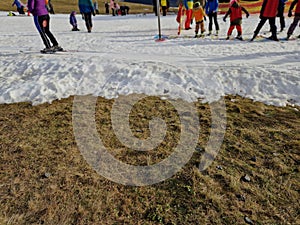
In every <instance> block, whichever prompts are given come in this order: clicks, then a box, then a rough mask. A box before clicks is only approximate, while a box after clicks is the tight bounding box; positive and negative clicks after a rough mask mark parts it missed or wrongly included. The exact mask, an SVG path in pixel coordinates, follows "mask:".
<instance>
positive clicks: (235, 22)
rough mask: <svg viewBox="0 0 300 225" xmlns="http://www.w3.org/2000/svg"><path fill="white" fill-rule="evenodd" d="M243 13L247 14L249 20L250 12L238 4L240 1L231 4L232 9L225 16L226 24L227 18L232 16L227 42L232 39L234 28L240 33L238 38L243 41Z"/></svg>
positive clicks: (235, 0) (233, 1)
mask: <svg viewBox="0 0 300 225" xmlns="http://www.w3.org/2000/svg"><path fill="white" fill-rule="evenodd" d="M242 11H243V12H245V13H246V17H247V18H248V17H249V13H248V11H247V10H246V9H245V8H244V7H243V6H241V5H240V4H239V3H238V0H232V1H231V2H230V7H229V9H228V11H227V13H226V14H225V16H224V17H223V21H224V22H226V18H227V16H228V15H230V27H229V29H228V32H227V38H226V40H229V39H230V36H231V34H232V31H233V29H234V28H236V29H237V32H238V35H237V37H236V38H237V39H239V40H243V38H242Z"/></svg>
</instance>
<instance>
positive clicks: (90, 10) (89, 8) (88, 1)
mask: <svg viewBox="0 0 300 225" xmlns="http://www.w3.org/2000/svg"><path fill="white" fill-rule="evenodd" d="M78 6H79V10H80V13H81V15H82V17H83V18H84V20H85V26H86V28H87V30H88V32H89V33H90V32H92V28H93V23H92V14H93V16H95V12H94V4H93V2H92V0H79V1H78Z"/></svg>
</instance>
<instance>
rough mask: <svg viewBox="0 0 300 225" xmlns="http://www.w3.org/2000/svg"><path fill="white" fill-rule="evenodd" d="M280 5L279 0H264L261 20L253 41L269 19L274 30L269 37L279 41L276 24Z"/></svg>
mask: <svg viewBox="0 0 300 225" xmlns="http://www.w3.org/2000/svg"><path fill="white" fill-rule="evenodd" d="M278 5H279V0H264V1H263V4H262V6H261V10H260V16H259V18H260V22H259V24H258V25H257V27H256V29H255V31H254V34H253V37H252V39H251V41H253V40H254V39H255V38H256V36H257V35H258V33H259V31H260V30H261V28H262V27H263V26H264V24H265V23H266V21H267V20H269V24H270V27H271V32H272V35H271V37H269V39H270V40H273V41H278V38H277V27H276V24H275V21H276V15H277V9H278Z"/></svg>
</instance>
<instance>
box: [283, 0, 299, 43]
mask: <svg viewBox="0 0 300 225" xmlns="http://www.w3.org/2000/svg"><path fill="white" fill-rule="evenodd" d="M295 5H297V6H296V10H295V17H294V21H293V22H292V24H291V25H290V27H289V29H288V32H287V38H286V39H289V38H290V37H291V35H292V34H293V32H294V30H295V28H296V27H297V25H298V23H299V21H300V0H294V1H293V2H292V4H291V6H290V9H289V13H288V17H291V16H292V15H293V13H292V11H293V8H294V7H295ZM298 38H300V35H299V36H298Z"/></svg>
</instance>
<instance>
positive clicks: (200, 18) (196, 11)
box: [192, 2, 205, 37]
mask: <svg viewBox="0 0 300 225" xmlns="http://www.w3.org/2000/svg"><path fill="white" fill-rule="evenodd" d="M194 18H195V22H196V28H195V37H198V32H199V28H200V27H201V37H203V35H204V32H205V29H204V20H205V13H204V10H203V8H202V6H201V4H200V2H195V3H194V7H193V15H192V20H193V19H194Z"/></svg>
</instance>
